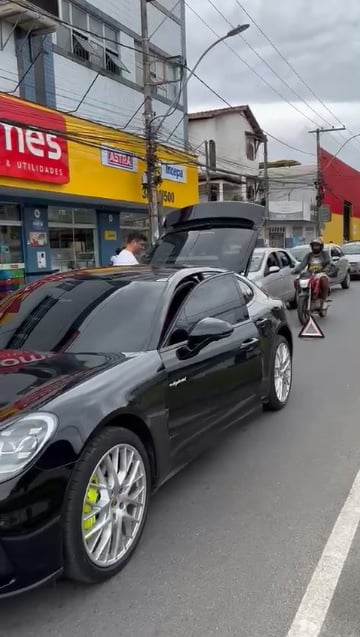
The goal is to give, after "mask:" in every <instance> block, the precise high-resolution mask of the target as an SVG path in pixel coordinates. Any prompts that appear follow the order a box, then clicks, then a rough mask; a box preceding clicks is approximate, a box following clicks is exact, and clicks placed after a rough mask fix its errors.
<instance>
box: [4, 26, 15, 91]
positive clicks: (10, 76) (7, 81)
mask: <svg viewBox="0 0 360 637" xmlns="http://www.w3.org/2000/svg"><path fill="white" fill-rule="evenodd" d="M0 29H1V38H2V41H3V42H5V41H6V40H7V38H8V37H9V35H10V33H11V25H9V24H8V23H7V22H0ZM0 41H1V39H0ZM18 81H19V74H18V66H17V59H16V52H15V39H14V35H13V34H11V35H10V37H9V41H8V42H7V43H6V46H5V47H4V49H3V50H2V51H1V50H0V91H12V90H14V88H15V87H16V85H17V83H18ZM17 93H18V91H17V92H16V93H15V94H17Z"/></svg>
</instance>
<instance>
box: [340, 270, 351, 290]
mask: <svg viewBox="0 0 360 637" xmlns="http://www.w3.org/2000/svg"><path fill="white" fill-rule="evenodd" d="M341 287H342V289H343V290H348V289H349V287H350V272H347V273H346V277H345V279H344V280H343V281H342V282H341Z"/></svg>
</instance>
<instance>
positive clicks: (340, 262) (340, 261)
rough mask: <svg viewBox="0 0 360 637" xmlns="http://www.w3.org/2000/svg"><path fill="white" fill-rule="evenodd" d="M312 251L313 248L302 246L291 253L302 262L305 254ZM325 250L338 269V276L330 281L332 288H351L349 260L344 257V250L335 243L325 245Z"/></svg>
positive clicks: (293, 249) (292, 249)
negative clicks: (339, 286)
mask: <svg viewBox="0 0 360 637" xmlns="http://www.w3.org/2000/svg"><path fill="white" fill-rule="evenodd" d="M310 250H311V248H310V246H309V245H301V246H296V247H294V248H291V250H290V252H291V254H292V255H293V256H294V257H295V259H298V260H299V261H301V260H302V259H303V257H304V256H305V254H307V252H310ZM324 250H326V251H327V252H328V253H329V254H330V258H331V261H332V263H333V264H334V265H335V266H336V269H337V276H336V277H332V278H331V279H329V281H330V286H331V287H334V285H341V287H342V288H343V289H344V290H347V289H348V288H349V287H350V263H349V260H348V259H347V257H346V256H345V255H344V252H343V250H342V248H341V247H340V246H339V245H337V244H335V243H326V244H325V245H324Z"/></svg>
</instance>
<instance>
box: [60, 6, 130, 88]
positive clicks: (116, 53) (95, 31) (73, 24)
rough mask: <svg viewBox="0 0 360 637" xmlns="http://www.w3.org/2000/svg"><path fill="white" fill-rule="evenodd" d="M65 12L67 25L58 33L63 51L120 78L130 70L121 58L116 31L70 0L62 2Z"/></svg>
mask: <svg viewBox="0 0 360 637" xmlns="http://www.w3.org/2000/svg"><path fill="white" fill-rule="evenodd" d="M61 12H62V13H61V15H62V19H63V21H64V22H65V23H66V25H61V26H59V27H58V29H57V32H56V42H57V45H58V46H59V47H60V48H62V49H64V50H65V51H68V52H70V53H72V54H73V55H74V56H75V57H77V58H78V59H79V60H80V61H84V62H90V63H91V64H93V65H94V66H96V67H98V68H99V69H101V68H103V69H104V70H106V71H107V72H108V73H111V74H112V75H117V76H120V75H121V74H122V72H123V71H126V70H127V69H126V67H125V66H124V65H123V64H122V62H121V59H120V50H119V32H118V31H117V30H116V29H114V28H113V27H111V26H110V25H108V24H105V23H104V22H102V21H101V20H99V19H98V18H96V17H95V16H93V15H91V14H89V13H88V12H86V11H84V10H83V9H81V8H80V7H78V6H77V5H76V4H75V3H73V2H69V1H68V0H62V2H61ZM67 25H69V26H67Z"/></svg>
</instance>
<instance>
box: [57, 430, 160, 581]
mask: <svg viewBox="0 0 360 637" xmlns="http://www.w3.org/2000/svg"><path fill="white" fill-rule="evenodd" d="M149 493H150V464H149V459H148V455H147V453H146V450H145V448H144V445H143V444H142V442H141V440H140V439H139V438H138V437H137V436H136V435H135V434H134V433H133V432H132V431H128V430H127V429H123V428H121V427H119V428H116V427H109V428H106V429H104V430H103V431H101V432H100V433H99V434H98V435H97V436H95V437H94V438H93V439H92V441H91V442H90V443H89V444H88V445H87V447H86V448H85V450H84V452H83V454H82V456H81V458H80V460H79V462H78V464H77V466H76V468H75V470H74V474H73V476H72V479H71V483H70V486H69V488H68V493H67V501H66V506H65V511H64V516H63V519H64V526H63V530H64V552H65V575H66V576H67V577H68V578H70V579H73V580H76V581H79V582H84V583H87V584H96V583H100V582H103V581H105V580H107V579H109V578H110V577H112V576H113V575H115V574H116V573H118V572H119V571H120V570H121V569H122V568H123V567H124V566H125V564H126V562H127V561H128V560H129V559H130V557H131V554H132V553H133V551H134V550H135V548H136V546H137V543H138V542H139V540H140V536H141V533H142V531H143V528H144V525H145V521H146V516H147V510H148V503H149Z"/></svg>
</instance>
